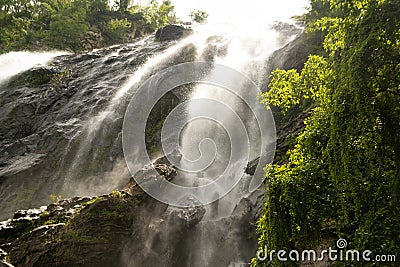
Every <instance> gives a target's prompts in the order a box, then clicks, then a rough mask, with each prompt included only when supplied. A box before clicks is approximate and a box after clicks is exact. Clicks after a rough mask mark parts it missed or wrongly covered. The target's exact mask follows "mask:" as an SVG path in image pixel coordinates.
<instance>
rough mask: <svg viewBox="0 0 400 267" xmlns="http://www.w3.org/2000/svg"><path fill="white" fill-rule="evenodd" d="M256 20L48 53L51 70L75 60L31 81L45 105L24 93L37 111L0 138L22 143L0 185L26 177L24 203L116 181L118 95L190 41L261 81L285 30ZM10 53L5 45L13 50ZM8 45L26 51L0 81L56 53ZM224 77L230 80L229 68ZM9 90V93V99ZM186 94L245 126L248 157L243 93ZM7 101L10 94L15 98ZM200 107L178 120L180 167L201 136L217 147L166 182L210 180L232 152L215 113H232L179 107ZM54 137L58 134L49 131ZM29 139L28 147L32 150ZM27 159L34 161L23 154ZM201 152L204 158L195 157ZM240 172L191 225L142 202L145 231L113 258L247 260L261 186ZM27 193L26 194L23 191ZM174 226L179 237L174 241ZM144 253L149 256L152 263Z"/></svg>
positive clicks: (121, 168)
mask: <svg viewBox="0 0 400 267" xmlns="http://www.w3.org/2000/svg"><path fill="white" fill-rule="evenodd" d="M264 22H265V21H263V23H260V22H259V21H257V22H256V23H255V24H253V23H251V21H246V22H244V21H243V20H241V21H238V22H237V23H235V24H233V23H231V24H227V23H225V24H221V23H219V24H213V23H209V24H205V25H199V26H196V27H195V28H194V33H193V34H192V35H190V36H189V37H187V38H185V39H183V40H180V41H177V42H174V41H173V42H164V43H157V42H154V41H153V37H148V38H143V39H141V40H139V41H138V42H135V43H132V44H127V45H121V46H114V47H109V48H107V49H102V50H95V51H92V52H90V53H88V54H84V55H82V56H64V57H61V58H57V60H56V61H55V62H54V65H55V67H56V68H57V67H58V66H63V64H66V65H67V67H65V68H64V67H62V68H61V71H65V70H68V68H71V69H73V68H75V71H73V73H75V74H73V75H72V76H73V77H71V80H70V81H69V84H68V86H66V88H63V87H61V88H54V86H53V85H51V86H49V85H44V86H42V87H41V90H42V91H41V92H40V94H41V95H45V96H46V97H47V96H50V97H51V105H50V104H49V105H47V106H46V100H44V97H32V98H30V99H29V105H32V103H33V104H35V105H36V106H35V110H34V111H32V114H33V113H34V114H35V116H36V115H37V117H38V119H37V121H36V120H35V121H33V122H32V127H31V128H32V129H29V131H28V133H26V135H24V136H22V137H18V138H19V139H21V140H17V141H15V142H14V143H13V142H9V143H5V145H4V147H7V148H9V147H12V148H13V147H17V145H20V143H22V144H24V145H25V144H26V146H27V147H28V149H26V151H23V152H21V153H20V152H19V151H17V149H15V150H13V153H14V151H17V152H15V155H14V154H12V155H11V156H10V157H8V155H7V158H6V160H7V162H12V160H10V159H13V158H12V157H15V158H16V160H15V162H12V164H10V166H11V167H8V166H7V168H8V169H7V170H5V171H4V170H3V171H2V172H1V173H0V176H2V175H4V176H7V175H9V177H11V178H9V179H8V180H4V182H3V186H4V188H10V190H8V191H10V192H11V191H18V190H20V191H22V192H23V190H26V187H33V185H35V184H38V185H35V186H36V187H37V188H35V189H34V190H32V192H33V193H31V194H32V195H34V196H38V197H37V200H38V201H37V202H35V204H34V205H37V204H36V203H40V204H43V202H44V201H43V199H46V198H47V197H48V195H49V194H50V193H61V194H62V195H63V196H65V197H69V196H71V197H72V196H76V195H96V194H103V193H107V192H109V191H111V190H112V189H115V188H120V187H122V186H123V185H124V184H125V183H126V182H127V181H128V180H129V179H130V176H131V175H130V174H129V172H128V170H127V168H126V166H125V164H124V162H123V158H122V155H121V154H122V152H121V151H122V148H121V128H122V121H123V116H124V113H125V109H126V106H127V105H128V103H127V102H128V101H129V99H130V97H132V96H133V95H134V93H135V91H136V89H137V88H138V87H139V86H140V85H141V83H142V82H143V81H144V80H145V79H147V78H148V77H150V76H151V75H153V74H155V73H157V72H158V71H160V70H163V69H164V68H166V67H168V66H171V65H175V64H177V63H182V62H185V59H183V60H176V59H177V58H179V57H180V56H181V53H182V51H183V50H185V49H186V48H187V47H189V48H190V49H192V50H195V52H196V57H195V58H190V59H188V61H191V60H198V61H213V62H215V63H218V64H221V65H226V66H229V67H231V68H233V69H235V70H237V71H239V72H241V73H243V74H244V75H246V76H248V77H249V78H250V79H251V80H253V81H254V82H255V83H256V84H257V85H258V86H261V85H262V81H263V77H264V76H265V75H266V74H265V73H264V67H265V66H264V64H265V62H266V60H267V58H268V56H269V55H270V53H271V52H273V51H275V50H276V49H277V48H279V47H281V46H282V45H284V44H285V43H286V42H288V41H290V40H291V39H292V38H293V37H294V36H295V33H293V34H289V35H282V34H280V33H279V32H277V31H275V30H271V29H269V28H268V27H267V25H266V24H265V23H264ZM250 29H251V30H250ZM190 51H191V50H190ZM16 55H17V54H8V56H11V57H14V58H15V56H16ZM18 55H22V56H24V57H25V56H26V57H32V60H24V61H25V62H27V64H25V63H24V64H21V63H20V62H19V63H18V64H17V65H18V68H14V67H13V68H8V70H7V71H6V72H4V73H3V72H2V73H1V75H0V77H1V78H0V79H1V80H0V84H1V83H2V82H3V81H6V80H8V79H9V78H11V77H12V76H14V75H17V74H18V73H21V72H23V71H24V70H27V69H29V68H31V67H33V66H35V65H37V64H46V63H47V62H50V60H51V59H53V58H54V57H56V56H59V55H61V54H60V53H55V54H54V53H49V54H47V53H45V54H38V55H37V54H32V53H27V54H18ZM8 56H0V70H5V69H7V68H4V67H2V66H1V64H3V63H4V64H9V63H8V62H9V58H8ZM8 66H9V65H8ZM61 73H63V72H61ZM74 75H75V76H74ZM207 75H208V76H210V77H212V76H213V75H218V73H215V71H214V70H213V69H210V70H208V72H207ZM224 78H225V79H226V80H230V79H232V78H233V77H230V76H226V77H224ZM29 89H30V88H29ZM78 89H79V90H78ZM246 89H247V88H246V87H242V88H240V90H242V91H246ZM33 90H37V88H34V89H32V90H26V88H25V89H24V88H23V89H18V90H17V93H21V94H20V95H18V96H17V97H19V98H21V99H24V97H25V98H27V99H28V98H29V97H31V95H30V94H31V91H33ZM38 95H39V94H38ZM17 97H15V96H12V95H10V99H12V100H13V101H14V100H15V98H17ZM188 98H189V99H190V100H196V99H197V100H201V99H211V100H213V101H216V102H222V103H224V104H226V105H227V106H229V107H230V108H231V109H232V111H233V112H234V113H235V114H237V116H238V118H240V120H241V121H243V123H244V125H245V126H246V129H248V132H247V134H248V138H249V143H250V151H249V156H248V157H249V159H250V160H252V159H254V158H256V157H257V156H258V155H259V153H260V151H259V145H260V142H261V140H260V129H258V128H257V122H256V121H255V119H254V117H252V113H251V111H250V110H249V108H248V107H247V105H246V103H244V102H243V101H242V100H241V99H240V98H238V97H237V96H236V95H234V94H232V93H230V92H228V91H226V90H225V89H224V88H221V87H219V86H216V85H210V84H201V83H199V84H197V85H195V86H194V87H193V88H191V93H190V95H189V97H188ZM254 98H256V95H254ZM32 100H33V101H32ZM5 101H8V100H5ZM21 101H22V100H21ZM9 102H11V101H9ZM15 102H16V103H17V104H19V102H17V101H16V100H15ZM21 103H22V102H21ZM53 103H55V104H54V105H53ZM210 103H211V102H210ZM22 104H23V105H22ZM22 104H21V105H20V106H23V107H26V106H27V105H26V103H25V102H23V103H22ZM42 106H45V108H43V110H41V109H40V107H42ZM4 107H5V109H4V110H6V111H7V112H9V113H12V112H11V111H13V108H14V107H19V106H18V105H14V106H12V105H9V106H7V105H4ZM202 108H204V109H208V110H209V111H210V112H211V113H213V114H212V115H213V116H212V117H213V118H215V120H214V121H212V120H209V119H205V118H199V119H196V120H193V121H191V122H189V123H188V124H187V125H186V126H185V127H184V129H183V131H182V133H181V135H180V138H179V146H180V149H181V153H182V155H184V157H186V158H187V159H189V161H187V162H186V163H185V164H187V165H183V166H182V167H183V169H189V170H190V169H193V168H196V166H192V165H191V164H192V163H190V162H191V161H192V162H196V159H198V158H201V153H200V151H199V144H200V143H201V142H202V140H205V139H209V140H213V141H214V144H215V147H212V146H207V143H206V144H205V146H204V147H203V148H206V150H208V149H207V148H209V149H210V150H213V149H214V148H215V149H216V151H217V153H216V154H215V155H211V156H215V158H214V159H213V160H212V164H210V166H209V167H208V168H206V169H204V170H202V171H200V172H195V173H191V172H185V171H178V175H177V176H176V177H175V178H174V180H173V181H172V182H173V183H176V184H180V185H185V186H189V187H190V186H191V187H196V186H202V185H207V184H210V183H212V182H214V180H215V179H216V177H218V175H220V174H221V173H222V171H223V170H224V169H225V168H226V166H227V165H229V162H228V159H229V155H230V153H231V152H232V149H231V146H230V144H229V142H230V136H229V135H227V131H226V129H225V128H224V127H222V126H221V125H219V124H218V122H221V121H223V122H224V123H225V124H227V125H230V126H231V127H235V120H234V117H230V116H227V115H226V114H225V113H223V112H220V111H218V110H215V109H213V108H212V106H207V105H206V106H201V105H200V106H199V105H198V104H197V105H195V104H192V105H191V104H189V105H188V106H187V107H186V109H185V111H184V112H183V113H184V115H185V116H187V117H191V116H194V115H195V114H197V112H198V111H199V109H202ZM24 111H25V110H24ZM28 111H30V110H28ZM46 112H47V113H46ZM17 115H18V114H17ZM45 115H46V116H47V117H52V118H54V121H46V119H43V118H45V117H46V116H45ZM185 116H183V117H185ZM17 117H18V118H19V117H22V116H17ZM183 119H184V118H183ZM27 121H28V120H25V121H21V123H20V124H21V125H23V124H24V123H27ZM29 123H31V122H29ZM12 127H14V125H10V127H9V128H10V129H11V128H12ZM35 136H36V137H35ZM37 136H40V138H37ZM53 136H55V137H53ZM57 138H58V139H59V140H57V141H55V139H57ZM60 140H61V141H60ZM208 145H210V143H208ZM234 145H235V146H237V147H236V148H237V149H238V150H243V151H244V150H245V146H246V144H245V143H243V144H234ZM36 147H37V151H35V150H34V148H36ZM10 151H11V149H10ZM48 151H51V153H53V154H51V153H49V154H48V156H47V158H46V156H45V154H46V152H48ZM53 151H55V152H53ZM7 153H8V152H7ZM45 158H46V160H44V159H45ZM49 158H51V159H49ZM52 158H56V160H53V159H52ZM50 160H53V161H51V164H47V163H48V162H49V161H50ZM190 160H191V161H190ZM33 161H34V163H35V164H37V165H34V164H32V162H33ZM207 161H208V159H207V158H206V159H205V162H207ZM21 162H22V163H24V164H25V162H28V163H26V165H27V166H28V165H29V164H31V165H29V166H28V167H32V166H33V167H32V169H33V172H32V171H31V169H29V168H26V169H22V167H21V166H23V164H21ZM193 164H194V163H193ZM47 165H49V166H47ZM35 166H36V167H35ZM45 166H46V167H45ZM139 167H143V166H139ZM13 168H20V169H19V170H18V172H12V171H14V169H13ZM10 170H11V171H10ZM28 173H29V174H28ZM29 175H30V176H29ZM241 175H243V179H241V180H240V181H239V183H238V184H237V185H236V186H235V187H234V188H233V190H231V191H230V192H229V193H228V194H226V195H225V196H223V197H222V198H221V199H219V200H217V201H215V202H213V203H211V204H209V205H207V206H205V214H204V213H201V218H202V219H201V221H200V222H197V223H196V225H194V226H191V228H190V229H189V230H187V231H186V232H182V231H181V230H180V229H177V228H176V227H175V226H174V225H173V221H172V222H170V221H168V214H170V213H173V212H174V209H175V208H174V207H172V206H170V207H169V208H168V209H167V211H166V214H167V215H166V217H165V218H164V217H163V218H161V219H160V218H153V216H154V215H153V214H152V211H147V213H145V215H144V216H145V217H146V218H148V220H146V223H148V225H147V224H144V225H141V226H140V227H142V230H138V231H143V233H145V234H143V236H145V240H144V241H143V243H142V244H139V245H137V244H135V245H132V246H127V248H126V251H125V253H123V254H124V256H123V259H122V260H121V261H122V262H123V265H124V266H135V267H136V266H193V267H203V266H213V267H219V266H221V267H222V266H224V267H225V266H240V264H242V263H247V262H248V261H249V259H250V258H251V257H252V256H253V255H254V254H255V249H256V245H257V244H256V240H255V239H256V238H255V236H254V235H253V236H252V237H249V235H250V234H251V233H253V232H254V229H253V228H252V226H251V223H252V222H254V217H255V213H256V211H254V205H255V201H256V199H257V197H258V196H260V195H261V194H262V193H263V192H262V190H257V191H255V192H253V193H250V192H249V183H250V180H251V178H252V177H251V176H250V175H246V174H244V172H243V173H241ZM7 177H8V176H7ZM26 177H28V178H30V179H31V181H30V182H29V183H28V182H27V184H24V183H21V185H18V189H17V190H13V189H12V186H13V181H14V180H17V179H21V180H22V179H23V178H26ZM32 177H33V178H32ZM37 177H47V180H44V181H42V180H40V179H38V178H37ZM15 178H17V179H15ZM39 181H40V182H39ZM46 183H48V184H54V185H52V186H51V187H50V189H49V188H48V187H47V188H46V187H45V185H46ZM45 188H46V189H45ZM224 189H225V188H223V186H216V187H215V188H214V189H213V191H210V192H207V194H212V195H217V196H222V195H223V193H222V191H223V190H224ZM6 191H7V190H4V191H3V192H1V195H0V198H1V200H2V205H3V203H6V202H7V201H8V202H11V201H12V200H13V196H12V195H11V194H8V195H7V192H6ZM29 197H32V198H34V197H33V196H30V195H29ZM32 198H31V199H32ZM27 202H28V203H24V202H20V203H18V202H16V204H15V207H14V206H11V208H10V209H9V210H13V209H15V208H21V206H22V207H23V206H25V207H28V206H27V205H30V204H31V203H29V198H27ZM21 203H23V205H22V204H21ZM3 206H4V205H3ZM9 210H7V211H9ZM137 228H138V226H135V229H137ZM157 228H159V229H157ZM160 232H161V233H160ZM134 234H137V233H134ZM134 234H133V235H134ZM178 236H179V242H177V239H178ZM137 246H139V247H140V249H141V251H140V252H143V253H142V254H140V256H138V254H137V253H136V254H135V253H132V251H133V249H132V248H137ZM160 251H161V252H160ZM154 262H156V263H157V264H158V265H157V264H153V263H154ZM161 263H162V265H160V264H161Z"/></svg>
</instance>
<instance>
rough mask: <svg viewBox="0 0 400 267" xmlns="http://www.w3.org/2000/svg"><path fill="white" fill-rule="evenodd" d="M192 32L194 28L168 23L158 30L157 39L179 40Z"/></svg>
mask: <svg viewBox="0 0 400 267" xmlns="http://www.w3.org/2000/svg"><path fill="white" fill-rule="evenodd" d="M192 32H193V30H192V29H190V28H186V27H184V26H181V25H167V26H165V27H163V28H160V29H158V30H157V32H156V39H157V40H159V41H170V40H178V39H181V38H183V37H186V36H188V35H189V34H191V33H192Z"/></svg>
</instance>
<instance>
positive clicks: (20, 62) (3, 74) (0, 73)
mask: <svg viewBox="0 0 400 267" xmlns="http://www.w3.org/2000/svg"><path fill="white" fill-rule="evenodd" d="M66 54H68V53H67V52H61V51H55V52H45V53H31V52H11V53H7V54H3V55H1V56H0V84H2V83H4V82H6V81H7V80H8V79H10V78H11V77H13V76H15V75H17V74H19V73H21V72H23V71H26V70H29V69H30V68H32V67H34V66H37V65H46V64H47V63H48V62H49V61H51V60H52V59H53V58H55V57H57V56H61V55H66Z"/></svg>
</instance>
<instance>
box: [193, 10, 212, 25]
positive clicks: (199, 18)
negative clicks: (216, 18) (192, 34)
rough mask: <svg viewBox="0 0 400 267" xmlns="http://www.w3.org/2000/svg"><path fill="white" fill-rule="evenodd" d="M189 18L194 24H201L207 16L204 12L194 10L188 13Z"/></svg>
mask: <svg viewBox="0 0 400 267" xmlns="http://www.w3.org/2000/svg"><path fill="white" fill-rule="evenodd" d="M189 17H190V18H191V20H192V21H194V22H197V23H203V22H205V21H206V20H207V18H208V14H207V12H205V11H202V10H198V9H195V10H193V11H192V12H190V14H189Z"/></svg>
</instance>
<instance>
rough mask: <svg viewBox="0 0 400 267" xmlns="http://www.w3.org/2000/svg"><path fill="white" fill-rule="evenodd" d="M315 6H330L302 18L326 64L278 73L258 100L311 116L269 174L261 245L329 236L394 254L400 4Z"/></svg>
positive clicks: (308, 242)
mask: <svg viewBox="0 0 400 267" xmlns="http://www.w3.org/2000/svg"><path fill="white" fill-rule="evenodd" d="M312 3H314V5H315V4H316V3H319V4H320V5H319V7H321V6H324V7H326V6H327V5H328V6H329V7H330V9H329V10H328V11H329V12H328V11H327V10H323V12H322V11H321V10H317V11H313V10H311V11H310V14H308V15H306V16H305V18H306V19H307V20H308V21H307V25H308V27H309V29H308V30H309V31H315V30H319V31H323V32H325V39H324V43H323V45H324V48H325V50H326V53H327V55H328V57H322V56H310V57H309V59H308V61H307V62H306V64H305V65H304V68H303V70H302V71H301V72H300V73H298V72H297V71H295V70H289V71H283V70H275V71H274V72H273V73H272V74H271V78H272V79H271V82H270V85H269V87H270V91H269V92H267V93H264V94H263V95H261V96H260V98H261V102H262V103H264V104H273V105H276V106H278V107H280V108H281V109H282V111H283V112H285V113H287V112H289V111H290V110H291V109H293V108H298V107H299V106H302V104H303V103H304V101H306V100H312V103H313V107H314V108H313V110H312V112H311V114H310V116H309V117H308V119H307V120H306V121H305V125H306V127H305V128H304V130H303V131H302V132H301V133H300V135H299V136H298V137H297V140H296V144H295V145H294V147H293V148H292V149H291V150H289V152H288V157H289V160H288V162H287V163H284V164H283V163H282V162H281V163H277V164H274V165H272V166H271V167H270V168H267V169H266V170H267V184H268V198H267V201H266V203H265V214H264V215H263V217H262V218H261V219H260V220H259V221H258V233H259V235H260V238H259V245H260V247H264V246H265V245H267V247H268V249H270V250H272V249H292V248H297V249H304V248H310V247H316V245H317V243H318V241H319V240H320V238H323V237H324V233H325V232H327V231H328V232H332V233H333V234H335V235H336V236H338V237H344V238H346V239H347V240H348V242H349V247H350V248H352V249H358V250H360V251H362V250H365V249H370V250H373V251H374V252H375V253H381V254H397V255H398V254H399V252H400V250H399V248H400V241H399V240H400V239H399V238H398V237H399V236H400V226H399V224H398V221H397V220H398V218H399V217H400V208H399V205H398V203H399V200H400V199H399V197H400V185H399V177H400V175H399V167H400V153H398V151H399V148H400V109H399V105H398V103H400V86H399V81H400V32H399V29H400V2H399V1H396V0H385V1H383V0H382V1H373V0H363V1H337V0H336V1H335V0H331V1H322V0H319V1H312ZM313 7H314V6H313ZM321 15H322V17H318V16H321ZM252 264H253V266H256V265H257V266H281V265H283V263H282V262H273V263H267V262H257V260H256V259H253V262H252ZM344 265H345V264H344ZM370 265H374V263H370Z"/></svg>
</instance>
